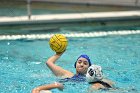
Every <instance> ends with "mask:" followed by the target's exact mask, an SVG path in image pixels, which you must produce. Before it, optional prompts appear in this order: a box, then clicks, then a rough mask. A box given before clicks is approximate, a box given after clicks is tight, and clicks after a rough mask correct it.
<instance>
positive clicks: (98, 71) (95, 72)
mask: <svg viewBox="0 0 140 93" xmlns="http://www.w3.org/2000/svg"><path fill="white" fill-rule="evenodd" d="M101 79H103V73H102V68H101V66H98V65H91V66H90V67H89V68H88V70H87V74H86V80H87V81H88V82H96V81H100V80H101Z"/></svg>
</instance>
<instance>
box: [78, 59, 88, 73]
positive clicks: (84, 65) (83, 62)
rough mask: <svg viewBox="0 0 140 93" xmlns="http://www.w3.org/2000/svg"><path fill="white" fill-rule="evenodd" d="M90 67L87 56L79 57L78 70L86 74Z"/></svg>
mask: <svg viewBox="0 0 140 93" xmlns="http://www.w3.org/2000/svg"><path fill="white" fill-rule="evenodd" d="M88 67H89V62H88V60H87V59H85V58H82V57H81V58H79V59H78V60H77V62H76V71H77V73H80V74H86V72H87V69H88Z"/></svg>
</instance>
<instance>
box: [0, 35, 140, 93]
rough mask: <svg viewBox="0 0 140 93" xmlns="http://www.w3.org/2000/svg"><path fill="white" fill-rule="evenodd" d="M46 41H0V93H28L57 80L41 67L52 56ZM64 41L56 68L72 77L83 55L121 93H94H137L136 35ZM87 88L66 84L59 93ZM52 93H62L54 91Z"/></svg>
mask: <svg viewBox="0 0 140 93" xmlns="http://www.w3.org/2000/svg"><path fill="white" fill-rule="evenodd" d="M48 40H49V39H45V40H26V39H19V40H2V41H0V86H1V87H0V93H30V92H31V90H32V89H33V88H34V87H36V86H39V85H44V84H48V83H52V82H54V81H56V80H58V78H56V77H55V76H54V75H53V74H52V72H51V71H50V70H49V69H48V67H47V66H46V65H45V61H46V60H47V59H48V58H49V57H50V56H52V55H53V54H54V52H53V51H52V50H51V49H50V48H49V45H48ZM68 40H69V44H68V48H67V51H66V52H65V53H64V55H63V56H62V57H61V58H60V59H59V62H58V63H57V64H58V65H61V66H63V68H65V69H67V70H70V71H72V72H74V73H75V70H74V62H75V60H76V59H77V57H78V56H79V55H80V54H83V53H85V54H87V55H89V56H90V57H91V61H92V63H94V64H98V65H101V66H102V67H103V71H104V73H105V76H106V77H108V78H109V79H111V80H113V81H114V82H115V83H116V87H119V88H120V89H121V90H117V91H115V92H110V91H96V93H140V86H139V84H140V80H139V78H140V72H139V71H140V68H139V67H140V34H135V35H124V36H121V35H117V36H111V35H110V36H102V37H100V36H99V37H95V38H93V37H88V38H74V37H72V38H71V37H69V38H68ZM65 64H67V65H65ZM88 86H89V84H88V83H86V82H85V83H81V84H79V83H78V84H77V83H74V82H67V83H66V84H65V89H64V91H63V93H72V92H74V93H87V89H88ZM53 92H54V93H62V92H61V91H59V90H57V89H54V90H53ZM94 93H95V92H94Z"/></svg>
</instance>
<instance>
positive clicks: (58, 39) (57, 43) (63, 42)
mask: <svg viewBox="0 0 140 93" xmlns="http://www.w3.org/2000/svg"><path fill="white" fill-rule="evenodd" d="M49 44H50V47H51V49H52V50H53V51H55V52H63V51H64V50H65V49H66V48H67V45H68V41H67V38H66V37H65V36H64V35H62V34H55V35H53V36H52V37H51V38H50V41H49Z"/></svg>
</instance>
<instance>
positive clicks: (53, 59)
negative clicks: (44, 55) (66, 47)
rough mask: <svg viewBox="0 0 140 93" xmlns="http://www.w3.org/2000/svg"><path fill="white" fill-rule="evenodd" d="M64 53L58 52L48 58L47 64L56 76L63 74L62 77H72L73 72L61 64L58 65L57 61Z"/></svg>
mask: <svg viewBox="0 0 140 93" xmlns="http://www.w3.org/2000/svg"><path fill="white" fill-rule="evenodd" d="M62 54H63V53H56V54H55V55H53V56H52V57H50V58H49V59H48V61H47V62H46V64H47V66H48V67H49V68H50V69H51V71H52V72H53V73H54V74H55V75H56V76H61V77H63V76H64V77H66V76H67V77H72V76H73V73H71V72H69V71H67V70H65V69H63V68H62V67H60V66H57V65H56V64H55V62H56V61H57V60H58V59H59V58H60V57H61V55H62Z"/></svg>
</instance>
